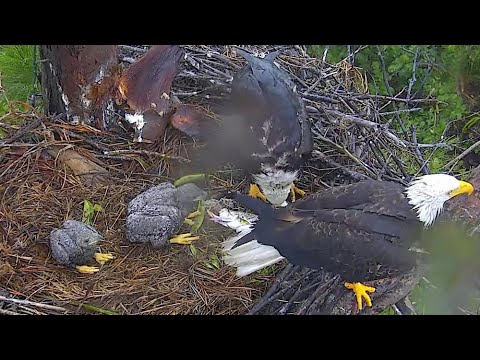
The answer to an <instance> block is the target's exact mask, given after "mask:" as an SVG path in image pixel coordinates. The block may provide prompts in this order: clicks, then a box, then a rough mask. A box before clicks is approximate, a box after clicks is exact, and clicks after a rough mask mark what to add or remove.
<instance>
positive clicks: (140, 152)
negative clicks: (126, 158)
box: [103, 150, 190, 162]
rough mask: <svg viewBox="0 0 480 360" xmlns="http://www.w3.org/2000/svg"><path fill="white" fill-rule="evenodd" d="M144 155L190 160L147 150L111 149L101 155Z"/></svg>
mask: <svg viewBox="0 0 480 360" xmlns="http://www.w3.org/2000/svg"><path fill="white" fill-rule="evenodd" d="M122 154H125V155H128V154H132V155H146V156H155V157H160V158H162V159H172V160H179V161H183V162H190V160H189V159H186V158H184V157H181V156H172V155H167V154H163V153H159V152H155V151H148V150H112V151H104V152H103V155H122Z"/></svg>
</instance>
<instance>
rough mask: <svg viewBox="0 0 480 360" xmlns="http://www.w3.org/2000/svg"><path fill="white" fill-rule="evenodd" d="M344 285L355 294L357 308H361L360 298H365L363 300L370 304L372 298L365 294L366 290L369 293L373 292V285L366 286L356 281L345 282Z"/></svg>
mask: <svg viewBox="0 0 480 360" xmlns="http://www.w3.org/2000/svg"><path fill="white" fill-rule="evenodd" d="M345 287H346V288H347V289H350V290H353V292H354V293H355V296H356V298H357V305H358V310H362V309H363V304H362V298H363V299H365V302H366V303H367V305H368V306H372V299H370V296H369V295H368V294H367V292H370V293H373V292H375V288H374V287H371V286H366V285H363V284H362V283H358V282H357V283H348V282H346V283H345Z"/></svg>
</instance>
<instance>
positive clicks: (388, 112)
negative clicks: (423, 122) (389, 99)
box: [379, 108, 423, 116]
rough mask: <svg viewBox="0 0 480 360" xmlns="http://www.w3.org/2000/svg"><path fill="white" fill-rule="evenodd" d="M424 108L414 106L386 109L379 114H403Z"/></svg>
mask: <svg viewBox="0 0 480 360" xmlns="http://www.w3.org/2000/svg"><path fill="white" fill-rule="evenodd" d="M421 110H423V109H422V108H412V109H399V110H395V111H385V112H381V113H379V115H382V116H385V115H395V114H402V113H411V112H417V111H421Z"/></svg>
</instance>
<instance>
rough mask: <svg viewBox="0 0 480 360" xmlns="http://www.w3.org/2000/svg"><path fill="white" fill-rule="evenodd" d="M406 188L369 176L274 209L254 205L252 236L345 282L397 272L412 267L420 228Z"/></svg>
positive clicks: (366, 279) (239, 242)
mask: <svg viewBox="0 0 480 360" xmlns="http://www.w3.org/2000/svg"><path fill="white" fill-rule="evenodd" d="M404 190H405V189H404V187H403V186H401V185H399V184H396V183H393V182H386V181H373V180H372V181H365V182H359V183H356V184H352V185H347V186H339V187H335V188H332V189H327V190H324V191H321V192H319V193H317V194H312V195H309V196H307V197H305V198H303V199H301V200H298V201H297V202H295V203H293V204H291V205H289V206H288V207H287V208H280V209H275V210H273V213H269V212H268V211H265V209H266V208H259V207H256V210H257V211H258V210H259V209H260V210H261V211H260V214H259V217H260V219H259V221H258V222H257V223H256V224H255V228H254V230H253V232H252V233H251V234H250V236H251V237H254V238H255V239H256V240H257V241H258V242H259V243H261V244H264V245H271V246H273V247H275V248H276V249H277V250H278V252H279V253H280V254H281V255H282V256H284V257H285V258H286V259H287V260H288V261H290V262H291V263H293V264H295V265H302V266H308V267H311V268H320V267H324V268H325V269H327V271H332V272H336V273H339V274H341V275H342V276H343V277H344V278H345V279H346V280H347V281H368V280H374V279H379V278H383V277H387V276H396V275H399V274H402V273H404V272H406V271H408V270H410V269H411V268H412V267H413V266H414V264H415V257H414V256H413V255H412V253H411V252H410V251H408V248H409V247H410V246H411V245H412V244H413V243H414V242H415V241H417V240H418V239H419V236H420V233H421V231H422V229H423V225H422V223H421V222H420V221H418V219H417V216H416V213H415V211H414V210H413V209H412V208H411V206H410V205H409V204H408V199H407V198H406V197H405V195H404ZM236 199H237V201H239V202H241V203H242V204H243V205H244V206H249V202H247V201H245V200H244V198H243V197H237V198H236ZM249 207H251V205H250V206H249ZM242 243H244V241H243V239H241V240H239V241H238V242H237V243H236V245H235V246H239V245H241V244H242Z"/></svg>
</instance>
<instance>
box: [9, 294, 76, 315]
mask: <svg viewBox="0 0 480 360" xmlns="http://www.w3.org/2000/svg"><path fill="white" fill-rule="evenodd" d="M0 301H5V302H10V303H14V304H20V305H31V306H36V307H38V308H41V309H47V310H55V311H62V312H66V311H67V309H65V308H63V307H59V306H53V305H47V304H41V303H37V302H33V301H28V300H19V299H12V298H8V297H5V296H0Z"/></svg>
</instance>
